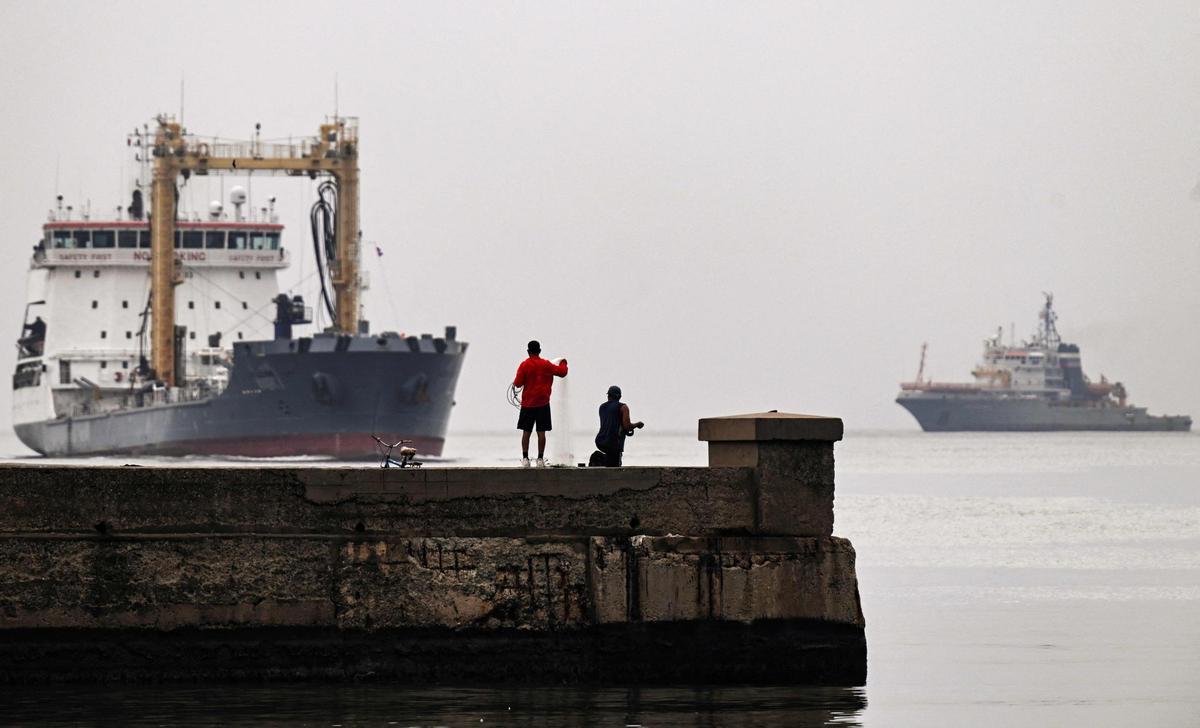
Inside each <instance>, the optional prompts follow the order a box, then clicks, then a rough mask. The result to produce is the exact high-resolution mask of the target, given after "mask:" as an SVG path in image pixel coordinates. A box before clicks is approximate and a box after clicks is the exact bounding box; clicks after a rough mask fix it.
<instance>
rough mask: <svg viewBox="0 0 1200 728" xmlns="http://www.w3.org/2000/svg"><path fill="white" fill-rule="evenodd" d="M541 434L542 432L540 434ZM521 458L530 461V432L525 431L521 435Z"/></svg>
mask: <svg viewBox="0 0 1200 728" xmlns="http://www.w3.org/2000/svg"><path fill="white" fill-rule="evenodd" d="M538 434H539V435H540V434H541V433H540V432H539V433H538ZM521 457H523V458H525V459H526V460H528V459H529V431H528V430H525V431H524V432H522V433H521Z"/></svg>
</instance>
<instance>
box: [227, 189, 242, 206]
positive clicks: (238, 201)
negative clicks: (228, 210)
mask: <svg viewBox="0 0 1200 728" xmlns="http://www.w3.org/2000/svg"><path fill="white" fill-rule="evenodd" d="M229 201H230V202H232V203H233V204H235V205H244V204H246V188H245V187H242V186H241V185H238V186H237V187H234V188H233V189H232V190H230V191H229Z"/></svg>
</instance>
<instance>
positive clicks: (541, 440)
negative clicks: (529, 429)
mask: <svg viewBox="0 0 1200 728" xmlns="http://www.w3.org/2000/svg"><path fill="white" fill-rule="evenodd" d="M525 442H526V444H527V445H528V443H529V433H525ZM527 449H528V448H527ZM544 457H546V433H544V432H541V431H539V432H538V460H541V459H542V458H544Z"/></svg>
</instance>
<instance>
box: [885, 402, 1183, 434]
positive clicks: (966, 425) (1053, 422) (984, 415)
mask: <svg viewBox="0 0 1200 728" xmlns="http://www.w3.org/2000/svg"><path fill="white" fill-rule="evenodd" d="M896 403H897V404H899V405H900V406H901V407H903V408H904V409H906V410H908V411H909V413H911V414H912V416H913V417H914V418H915V419H916V420H917V423H918V424H919V425H920V426H921V429H922V430H925V431H926V432H1052V431H1086V430H1101V431H1112V432H1186V431H1189V430H1190V429H1191V427H1192V420H1191V418H1190V417H1186V416H1156V415H1150V414H1147V412H1146V410H1145V408H1142V407H1119V406H1115V405H1104V406H1098V405H1090V404H1080V403H1075V402H1070V401H1064V402H1054V401H1050V400H1048V399H1046V398H1042V397H997V396H969V395H958V394H942V395H939V394H929V393H920V394H907V393H905V394H901V395H900V396H899V397H897V398H896Z"/></svg>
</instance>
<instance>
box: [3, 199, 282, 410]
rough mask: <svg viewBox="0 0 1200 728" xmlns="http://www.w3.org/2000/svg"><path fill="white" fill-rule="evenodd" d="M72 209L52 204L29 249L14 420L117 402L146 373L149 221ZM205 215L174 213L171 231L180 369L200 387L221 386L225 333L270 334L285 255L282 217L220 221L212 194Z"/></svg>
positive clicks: (230, 339) (235, 336)
mask: <svg viewBox="0 0 1200 728" xmlns="http://www.w3.org/2000/svg"><path fill="white" fill-rule="evenodd" d="M235 202H236V201H235ZM239 208H240V205H239ZM235 217H236V218H241V217H242V216H241V215H240V214H238V215H236V216H235ZM69 218H70V216H69V214H64V213H63V212H61V211H52V212H51V214H50V219H49V221H48V222H47V223H46V224H45V225H44V226H43V238H42V240H41V241H40V242H39V243H38V244H37V245H36V246H35V247H34V252H33V258H32V261H31V264H30V271H29V279H28V286H27V299H26V300H27V306H26V314H25V322H24V324H25V328H24V330H23V338H22V339H21V344H20V347H19V355H18V356H19V359H18V365H17V371H16V374H15V376H14V381H13V385H14V393H13V397H14V411H13V417H14V423H15V424H21V423H25V422H34V421H41V420H48V419H54V418H56V417H62V416H74V415H76V414H80V413H86V412H93V411H98V410H103V409H106V408H108V407H116V406H119V404H120V400H121V399H122V396H123V395H124V394H125V393H127V392H129V391H130V390H131V389H132V388H133V385H134V383H135V381H136V380H140V379H142V378H143V377H139V374H138V367H139V364H140V363H141V357H143V356H146V355H147V354H148V341H147V332H148V331H149V330H150V326H149V324H150V310H149V305H148V302H149V296H150V280H151V279H150V259H151V255H150V226H149V224H148V222H147V221H145V220H132V221H130V220H109V221H98V220H71V219H69ZM210 218H212V219H210V220H207V221H196V220H190V221H189V220H184V219H180V220H178V221H177V222H176V226H177V232H176V236H175V254H176V257H177V260H178V264H179V266H180V270H181V272H182V279H183V280H182V282H181V283H180V284H179V285H178V286H176V288H175V301H176V304H175V311H176V324H177V326H179V327H181V329H180V330H181V332H182V340H181V343H182V345H183V347H184V352H185V353H184V362H185V376H184V379H185V381H186V382H187V383H188V385H189V386H190V387H191V388H192V389H196V390H199V389H203V390H204V391H205V392H212V391H213V390H214V389H216V390H219V389H220V388H221V387H222V386H223V382H224V381H225V373H226V369H225V367H226V364H227V360H228V356H229V352H230V349H231V347H232V345H233V343H234V342H236V341H240V340H257V339H270V338H272V335H273V322H274V319H275V303H274V299H275V297H276V296H277V295H278V293H279V289H278V284H277V281H276V272H277V271H278V270H279V269H281V268H284V267H286V266H287V265H288V254H287V252H286V251H285V250H284V248H283V246H282V244H281V236H282V232H283V226H282V225H280V224H278V223H277V222H275V221H274V216H273V215H271V216H268V220H269V221H266V222H264V221H253V220H244V219H234V220H229V219H224V216H223V214H222V210H221V206H220V205H219V204H217V203H214V206H213V209H212V210H211V212H210ZM38 319H40V320H41V322H42V323H41V324H38V323H35V322H37V321H38ZM172 396H176V397H186V396H187V392H186V390H185V391H183V392H180V393H178V394H174V395H172Z"/></svg>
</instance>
